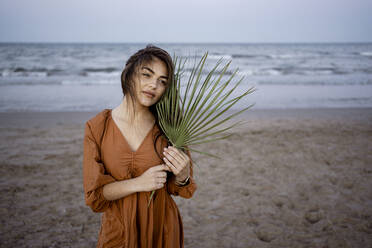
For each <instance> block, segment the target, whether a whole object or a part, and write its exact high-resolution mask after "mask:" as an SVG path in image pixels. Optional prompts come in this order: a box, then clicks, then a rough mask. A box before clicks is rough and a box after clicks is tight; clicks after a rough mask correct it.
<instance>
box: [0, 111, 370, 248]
mask: <svg viewBox="0 0 372 248" xmlns="http://www.w3.org/2000/svg"><path fill="white" fill-rule="evenodd" d="M95 114H96V113H84V112H82V113H79V112H75V113H71V112H66V113H0V139H1V141H0V170H1V179H0V192H1V200H0V216H1V217H0V218H1V226H0V247H95V245H96V240H97V236H98V232H99V224H100V214H97V213H93V212H92V211H91V210H90V208H88V207H87V206H85V203H84V195H83V184H82V159H83V134H84V122H85V121H86V120H88V119H89V118H91V117H93V116H94V115H95ZM244 118H245V120H247V123H246V124H245V126H244V127H240V128H238V129H236V130H235V131H234V132H233V133H232V136H231V137H230V138H228V139H227V140H223V141H219V142H215V143H212V144H205V145H202V146H200V147H199V149H201V150H203V151H207V152H209V153H213V154H217V155H219V156H221V157H222V159H214V158H210V157H205V156H202V155H199V154H197V153H192V158H193V160H194V163H195V167H194V173H195V179H196V181H197V183H198V190H197V191H196V192H195V194H194V197H193V198H191V199H182V198H179V197H175V200H176V202H177V204H178V206H179V208H180V211H181V215H182V218H183V226H184V235H185V247H296V248H298V247H324V248H325V247H329V248H333V247H372V109H370V108H365V109H297V110H254V109H252V110H249V111H248V112H247V113H246V115H245V116H244Z"/></svg>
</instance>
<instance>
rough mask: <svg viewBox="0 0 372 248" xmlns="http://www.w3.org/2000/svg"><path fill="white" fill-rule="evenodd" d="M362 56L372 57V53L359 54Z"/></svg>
mask: <svg viewBox="0 0 372 248" xmlns="http://www.w3.org/2000/svg"><path fill="white" fill-rule="evenodd" d="M359 54H360V55H362V56H367V57H372V51H365V52H360V53H359Z"/></svg>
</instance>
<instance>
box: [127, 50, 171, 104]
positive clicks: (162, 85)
mask: <svg viewBox="0 0 372 248" xmlns="http://www.w3.org/2000/svg"><path fill="white" fill-rule="evenodd" d="M134 83H135V89H136V90H135V91H136V97H137V102H138V104H140V105H142V106H145V107H150V106H151V105H153V104H155V103H157V101H159V99H160V97H161V96H162V95H163V93H164V91H165V89H166V88H167V84H168V70H167V66H166V64H165V63H164V62H163V61H161V60H160V59H158V58H156V57H154V59H153V60H152V61H151V62H149V63H147V64H145V65H141V66H140V68H138V75H137V77H136V76H135V77H134Z"/></svg>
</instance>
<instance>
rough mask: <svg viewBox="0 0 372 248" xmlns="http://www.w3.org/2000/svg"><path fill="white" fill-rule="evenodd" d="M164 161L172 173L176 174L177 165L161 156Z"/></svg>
mask: <svg viewBox="0 0 372 248" xmlns="http://www.w3.org/2000/svg"><path fill="white" fill-rule="evenodd" d="M163 160H164V162H165V164H166V165H168V167H169V168H170V169H171V171H172V172H173V174H175V175H176V174H178V170H177V167H175V166H174V165H173V164H172V163H171V162H170V161H169V160H168V159H167V158H166V157H164V158H163Z"/></svg>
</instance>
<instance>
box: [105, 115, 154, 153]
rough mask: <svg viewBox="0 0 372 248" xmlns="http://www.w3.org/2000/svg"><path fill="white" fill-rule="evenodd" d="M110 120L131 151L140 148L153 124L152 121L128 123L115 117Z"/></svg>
mask: <svg viewBox="0 0 372 248" xmlns="http://www.w3.org/2000/svg"><path fill="white" fill-rule="evenodd" d="M112 121H113V125H114V128H115V127H116V128H117V130H118V131H119V132H120V135H121V136H122V138H123V140H124V141H125V142H126V143H127V145H128V147H129V148H130V150H131V151H132V152H136V151H137V150H138V149H139V148H140V146H141V144H142V143H144V141H145V139H146V138H147V136H148V135H149V134H150V132H151V131H152V129H153V126H154V123H141V124H128V123H126V122H123V121H120V120H118V119H115V118H112Z"/></svg>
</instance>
